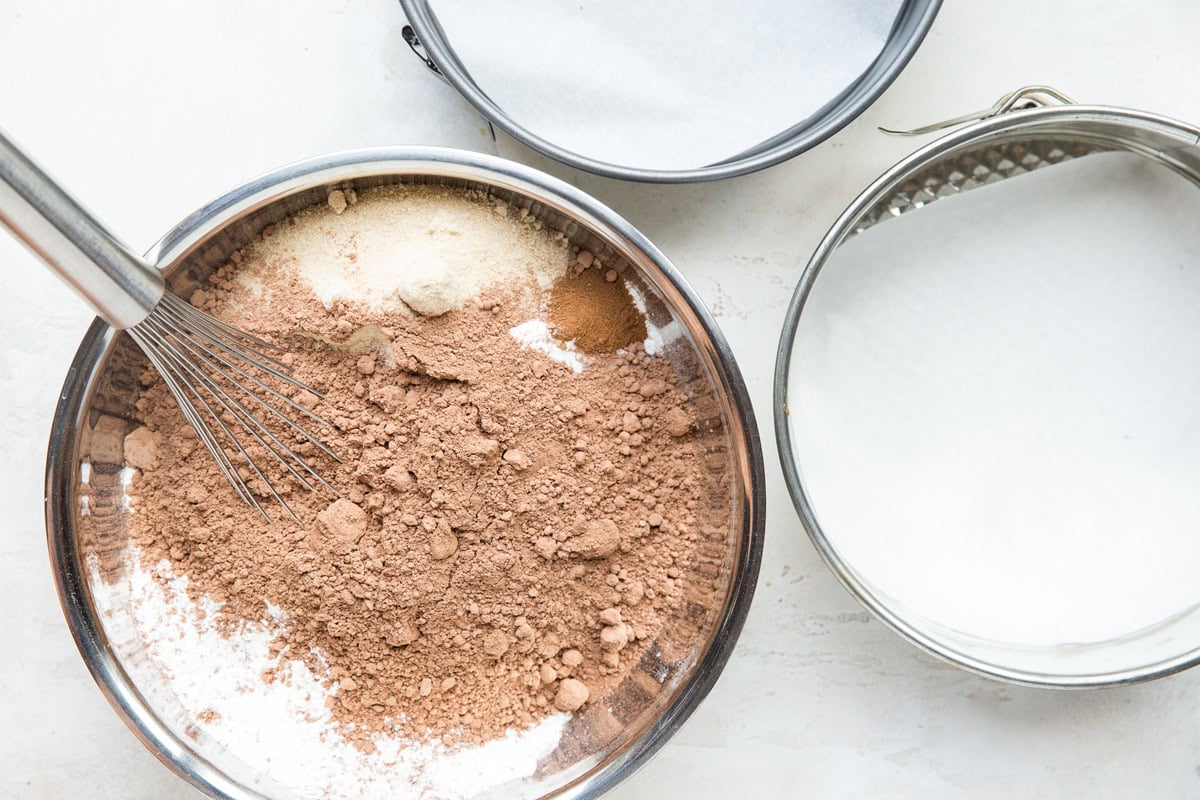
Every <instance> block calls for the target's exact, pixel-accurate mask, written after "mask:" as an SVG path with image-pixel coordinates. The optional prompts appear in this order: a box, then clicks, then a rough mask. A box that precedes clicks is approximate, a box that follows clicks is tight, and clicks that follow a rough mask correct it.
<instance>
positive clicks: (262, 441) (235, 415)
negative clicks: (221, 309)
mask: <svg viewBox="0 0 1200 800" xmlns="http://www.w3.org/2000/svg"><path fill="white" fill-rule="evenodd" d="M128 332H129V334H130V336H131V337H132V338H133V340H134V341H135V342H136V343H137V344H138V346H139V347H141V349H142V351H143V352H144V353H145V354H146V356H147V358H149V359H150V362H151V364H153V366H154V367H155V369H156V370H158V372H159V374H160V375H162V377H163V380H164V382H165V383H166V386H167V388H168V390H169V391H170V392H171V394H172V396H173V397H174V398H175V401H176V402H177V403H178V404H179V407H180V409H181V410H182V412H183V415H184V418H185V419H186V420H187V421H188V422H189V423H190V424H191V426H192V428H193V429H194V430H195V431H196V434H197V436H198V437H199V438H200V441H201V443H202V444H203V445H204V447H205V449H206V450H207V451H208V452H209V454H210V455H211V456H212V457H213V460H214V461H216V463H217V467H218V469H219V470H220V472H221V474H222V475H223V476H224V477H225V479H226V480H227V481H228V482H229V484H230V485H231V486H232V487H233V489H234V492H235V493H236V494H237V495H238V498H239V499H241V500H242V501H243V502H245V503H247V504H248V505H251V506H252V507H254V508H255V509H256V510H257V511H258V512H259V513H260V514H262V516H263V517H264V518H265V519H267V520H269V519H270V516H269V515H268V514H267V512H266V510H265V509H264V508H263V506H262V504H261V503H260V502H259V500H258V498H257V497H256V496H255V492H254V491H253V490H252V489H251V487H250V484H249V482H248V478H243V477H242V476H243V475H247V476H250V474H251V473H252V474H253V477H255V478H257V479H258V480H259V481H261V482H262V484H263V486H264V487H265V488H266V491H267V492H268V493H269V494H270V495H271V497H273V498H274V500H275V501H276V502H278V503H279V505H280V506H282V507H283V509H284V510H285V511H286V512H287V513H288V515H289V516H290V517H291V518H292V519H293V520H296V521H298V518H297V517H296V514H295V512H294V511H293V510H292V508H291V507H290V506H289V505H288V503H287V501H286V500H284V498H283V497H282V495H280V493H279V491H278V490H277V489H276V488H275V486H274V484H273V483H272V482H271V480H270V479H269V478H268V477H267V476H266V474H265V473H264V472H263V470H262V469H261V468H260V467H259V466H258V464H257V463H255V461H254V459H253V458H252V457H251V455H250V453H249V452H248V451H247V450H246V447H245V446H244V445H243V444H242V442H241V440H240V439H239V438H238V435H237V434H235V432H234V430H233V429H231V428H230V425H229V424H228V423H227V422H226V417H228V418H231V420H232V422H233V423H235V424H236V427H238V428H240V429H241V430H242V431H243V432H244V434H245V435H248V436H249V437H250V438H251V439H252V440H253V441H254V442H257V443H258V445H259V446H261V447H262V448H263V449H264V450H266V451H267V452H268V453H270V454H271V456H272V457H273V458H274V459H275V460H276V461H278V462H279V463H280V464H281V465H282V466H283V468H284V469H285V470H286V471H287V472H288V474H290V475H291V476H292V477H293V478H295V479H296V481H297V482H298V483H299V484H300V485H301V486H303V487H304V488H306V489H308V490H309V491H313V490H314V489H315V487H314V485H313V483H312V482H310V481H309V480H308V478H306V476H305V473H307V475H308V476H311V477H312V478H313V479H315V481H316V482H318V483H320V484H321V485H322V486H324V487H325V488H327V489H329V490H330V491H335V492H336V490H334V489H333V486H332V485H330V484H329V482H328V481H326V480H325V479H324V478H323V477H321V475H320V474H319V473H318V472H317V471H316V470H315V469H313V467H312V466H311V465H310V464H309V463H308V462H307V461H306V460H305V459H304V458H303V457H301V456H300V455H298V454H297V453H296V452H295V451H294V450H293V449H292V448H291V447H289V446H288V445H287V444H286V443H284V441H283V440H281V439H280V438H279V436H278V435H276V433H275V432H273V431H272V430H271V429H270V428H268V427H267V426H266V425H265V424H264V423H263V421H262V420H260V419H259V417H257V416H256V415H255V414H253V413H252V412H251V411H250V410H249V409H248V408H247V407H246V405H245V403H244V402H243V400H244V399H245V398H246V397H250V398H252V399H253V400H254V401H255V402H256V403H258V404H259V405H260V406H261V407H262V408H263V409H265V410H266V411H267V412H269V414H270V415H271V417H270V418H272V419H275V420H277V421H279V422H280V423H282V424H283V425H285V426H286V427H287V428H288V429H290V430H291V431H293V432H294V433H296V434H298V435H299V436H300V437H302V438H303V439H304V440H305V441H307V442H309V443H311V444H312V445H314V446H315V447H317V448H318V449H319V450H320V451H321V452H322V453H324V454H326V455H328V456H329V457H331V458H333V459H334V460H337V461H340V459H338V458H337V456H336V455H335V454H334V453H333V452H332V451H331V450H330V449H329V448H328V447H326V446H325V445H324V444H323V443H321V442H320V441H319V440H318V439H317V438H316V437H314V436H313V435H312V434H311V433H309V432H308V431H307V430H305V429H304V427H302V426H301V425H299V424H297V423H296V422H295V421H294V420H292V419H291V418H290V417H288V416H287V415H286V414H284V413H283V412H282V411H281V410H280V409H279V408H277V407H276V406H274V405H272V404H271V403H269V402H267V400H265V399H264V398H263V397H262V396H260V392H259V391H256V390H255V389H253V388H251V386H250V385H248V384H252V385H253V386H255V387H258V389H259V390H261V392H262V393H266V394H268V395H270V396H271V397H274V398H276V399H277V400H279V401H280V402H281V403H282V404H286V406H289V407H291V408H293V409H295V410H297V411H300V412H302V413H304V414H305V415H306V416H308V417H310V418H311V419H313V420H314V421H316V422H318V423H320V424H322V425H325V426H328V425H329V423H328V422H326V421H325V420H324V419H322V418H321V417H320V416H319V415H317V414H315V413H313V412H312V411H310V410H309V409H307V408H304V407H303V406H302V405H300V404H298V403H296V402H295V401H294V400H292V399H291V398H289V397H288V396H287V395H285V394H283V393H282V392H280V391H278V390H277V389H275V388H274V387H272V386H269V385H267V384H266V383H264V382H263V380H261V379H260V378H259V377H258V376H256V375H254V374H253V373H252V372H250V371H248V369H254V370H258V371H260V372H262V373H264V374H265V375H270V376H272V377H275V378H277V379H279V380H280V381H283V382H285V383H287V384H289V385H291V386H294V387H296V388H299V389H302V390H304V391H308V392H312V393H313V394H314V395H316V396H318V397H320V396H321V395H320V394H319V393H317V392H315V391H313V390H312V389H311V388H310V387H309V386H307V385H305V384H304V383H302V382H301V381H299V380H297V379H295V378H293V377H292V376H291V375H290V374H288V371H287V370H288V367H287V365H286V364H284V363H283V362H282V361H280V360H278V359H275V358H273V357H271V356H269V355H266V354H265V353H263V352H262V350H263V349H268V350H272V351H276V352H278V351H280V350H281V348H279V347H277V346H275V345H273V344H271V343H269V342H265V341H263V340H262V339H260V338H259V337H257V336H254V335H252V334H249V333H246V332H244V331H240V330H238V329H236V328H233V327H231V326H229V325H227V324H225V323H223V322H220V321H219V320H216V319H213V318H212V317H210V316H208V315H207V314H205V313H203V312H202V311H199V310H198V309H195V308H193V307H192V306H191V305H190V304H188V303H186V302H184V301H183V300H181V299H179V298H178V297H175V296H174V295H171V294H169V293H168V294H164V295H163V298H162V300H161V301H160V302H159V303H158V305H157V306H156V307H155V308H154V310H153V311H152V312H151V313H150V315H149V316H147V317H146V318H145V319H144V320H143V321H142V322H140V323H139V324H137V325H134V326H132V327H130V328H128ZM238 362H241V363H238ZM243 365H245V366H243ZM237 376H240V378H241V379H239V377H237ZM222 412H224V415H225V416H223V415H222ZM206 416H207V417H208V418H210V419H211V422H209V420H208V419H206V418H205V417H206ZM232 453H236V454H237V455H238V456H239V457H240V460H244V461H245V462H246V466H247V468H248V469H249V470H250V472H249V473H247V472H245V470H239V469H238V468H237V467H236V466H235V465H234V461H233V459H232V457H231V454H232Z"/></svg>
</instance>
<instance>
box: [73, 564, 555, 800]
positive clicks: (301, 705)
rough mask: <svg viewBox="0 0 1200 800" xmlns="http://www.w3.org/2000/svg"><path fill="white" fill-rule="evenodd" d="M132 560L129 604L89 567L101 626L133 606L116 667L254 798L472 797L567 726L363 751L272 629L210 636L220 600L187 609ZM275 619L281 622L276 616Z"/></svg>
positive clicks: (522, 771) (533, 756)
mask: <svg viewBox="0 0 1200 800" xmlns="http://www.w3.org/2000/svg"><path fill="white" fill-rule="evenodd" d="M129 556H130V563H129V569H128V573H127V577H128V581H129V584H128V592H129V596H128V597H127V598H126V597H123V596H122V594H123V592H122V591H121V590H120V589H119V588H118V587H112V586H108V585H106V584H104V583H103V582H102V581H101V580H100V579H99V576H98V574H97V572H96V571H95V570H94V569H93V573H92V586H93V587H94V589H95V598H96V606H97V609H98V610H99V611H100V612H101V614H102V618H105V619H112V618H113V617H114V616H118V615H123V614H125V613H126V611H125V608H126V607H128V608H130V609H132V615H133V620H132V621H133V626H134V628H135V630H136V632H137V634H138V637H139V639H141V640H142V642H141V643H144V650H143V652H142V653H141V654H140V655H141V657H138V658H133V659H129V658H126V659H124V660H123V663H124V666H125V667H126V669H127V670H128V672H129V673H130V678H131V679H132V682H133V683H134V684H135V685H137V686H138V687H139V688H140V689H141V690H142V691H143V693H144V694H145V696H146V698H147V700H148V702H149V703H150V705H151V706H152V707H154V708H155V709H156V710H157V711H159V712H160V714H161V715H162V717H163V718H164V719H165V720H166V721H167V723H168V724H169V725H170V726H171V727H172V728H173V729H175V730H176V731H177V732H182V733H185V734H186V735H188V736H191V738H193V739H194V740H195V742H196V748H197V751H198V752H200V753H201V754H203V755H204V756H205V757H206V758H208V759H209V760H211V761H212V762H213V763H214V764H215V765H217V766H218V767H220V768H221V769H223V770H225V771H227V772H231V773H233V774H235V775H247V774H248V775H252V776H256V779H255V780H254V781H253V785H254V786H255V787H256V788H257V789H259V790H260V791H264V792H269V793H271V794H273V795H276V796H280V797H294V798H302V799H303V800H309V799H310V798H311V800H318V798H320V800H326V799H328V800H339V799H340V798H345V799H346V800H351V798H353V800H384V799H385V798H387V799H388V800H393V799H394V798H421V799H422V800H425V799H426V798H428V799H430V800H432V798H438V799H439V800H441V799H443V798H445V799H448V800H458V798H470V797H474V796H476V795H479V794H481V793H484V792H486V791H488V790H491V789H495V788H496V787H500V786H503V785H504V784H506V783H508V782H510V781H517V780H520V779H522V778H525V777H527V776H529V775H532V774H533V772H534V770H535V769H536V767H537V764H538V762H539V761H540V760H541V759H542V758H544V757H545V756H546V755H547V754H549V753H550V752H551V751H553V750H554V749H555V747H557V746H558V742H559V738H560V737H561V735H562V731H563V728H564V726H565V725H566V722H567V720H568V719H569V718H570V715H569V714H555V715H553V716H551V717H548V718H546V719H545V720H543V721H542V722H541V723H539V724H538V725H536V726H534V727H533V728H530V729H528V730H525V731H521V732H519V733H518V732H515V731H509V732H508V734H507V735H506V736H505V737H504V738H503V739H498V740H493V741H491V742H487V743H486V744H483V745H480V746H476V747H457V748H447V747H445V746H442V745H440V744H428V743H417V742H413V741H405V740H403V739H398V738H392V737H387V736H383V735H379V736H376V737H375V738H374V740H373V742H374V744H375V747H376V752H375V753H373V754H370V755H367V754H364V753H363V752H361V751H360V750H358V749H356V748H355V747H354V746H353V745H352V744H350V742H348V741H347V740H346V739H345V738H344V737H343V736H342V735H341V733H340V732H339V731H338V728H337V727H336V726H335V724H334V722H333V719H332V717H331V715H330V713H329V710H328V709H327V708H326V706H325V701H326V698H327V697H328V696H329V695H330V694H331V692H330V691H328V690H326V689H325V688H324V687H323V686H322V685H321V683H320V681H319V680H318V679H317V676H316V675H314V674H313V673H312V672H311V671H310V670H309V669H308V667H306V666H305V665H304V664H302V663H301V662H299V661H294V660H291V661H281V659H280V658H279V657H278V656H277V655H274V654H272V652H271V650H270V643H271V641H272V639H273V638H274V631H273V630H272V627H273V626H267V625H263V624H250V623H245V624H243V625H242V626H241V627H240V628H239V631H238V633H239V635H237V636H235V637H230V638H226V637H225V636H224V635H222V634H221V633H220V632H219V631H218V630H217V628H216V612H217V610H218V609H219V605H218V604H217V603H215V602H213V601H212V600H210V599H208V598H207V597H206V598H205V599H204V601H203V602H202V603H201V604H200V605H199V606H197V604H195V603H193V602H192V601H191V599H190V598H189V597H188V595H187V591H186V588H187V584H188V580H187V578H186V577H184V576H176V575H174V574H173V573H172V572H171V570H170V566H169V563H168V562H166V561H161V562H159V563H158V564H157V565H156V566H154V567H153V568H152V569H148V568H147V567H146V566H145V565H143V564H142V563H141V558H140V554H139V552H138V551H137V550H136V549H131V550H130V553H129ZM156 575H158V576H161V577H162V578H163V579H165V583H166V585H165V586H164V585H163V582H160V581H159V580H158V579H156V577H155V576H156ZM120 588H124V587H120ZM114 606H116V607H114ZM270 611H271V615H272V616H273V617H274V619H275V620H276V622H277V623H278V624H279V625H281V626H282V625H283V624H285V620H284V619H283V617H282V614H281V613H280V612H279V611H278V610H277V609H270ZM276 668H278V669H279V673H280V678H279V679H278V680H276V681H275V682H273V683H267V682H265V681H264V680H263V677H262V676H263V672H264V671H266V670H271V669H276ZM193 733H194V734H195V735H194V736H193V735H192V734H193ZM239 761H240V762H241V765H239V764H238V762H239ZM514 793H515V792H507V794H514Z"/></svg>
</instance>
